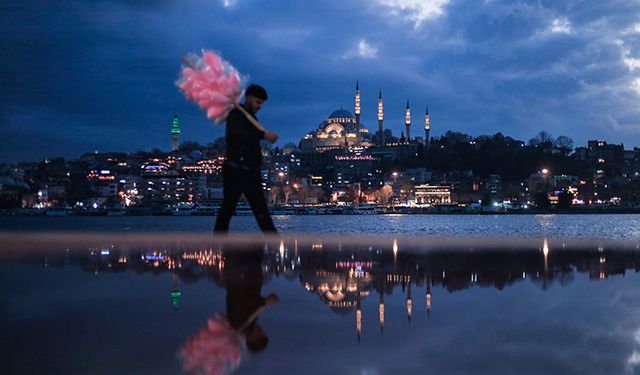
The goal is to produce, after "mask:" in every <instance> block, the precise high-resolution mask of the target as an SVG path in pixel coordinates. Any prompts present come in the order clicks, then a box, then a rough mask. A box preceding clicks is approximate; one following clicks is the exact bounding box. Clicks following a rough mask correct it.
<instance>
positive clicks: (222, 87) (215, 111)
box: [176, 50, 247, 124]
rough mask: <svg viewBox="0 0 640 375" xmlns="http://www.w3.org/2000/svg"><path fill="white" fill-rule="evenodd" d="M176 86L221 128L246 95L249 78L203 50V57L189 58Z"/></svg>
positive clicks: (218, 57)
mask: <svg viewBox="0 0 640 375" xmlns="http://www.w3.org/2000/svg"><path fill="white" fill-rule="evenodd" d="M185 59H186V61H188V64H187V66H183V67H182V69H181V70H180V78H179V79H178V80H177V81H176V85H177V86H178V88H179V89H180V91H181V92H182V93H183V94H184V95H185V97H186V98H187V99H188V100H190V101H193V102H195V103H196V104H197V105H198V106H199V107H200V108H202V109H203V110H204V111H205V112H206V113H207V117H208V118H209V119H211V120H213V121H214V122H215V123H216V124H222V123H224V121H225V120H226V118H227V115H228V114H229V111H231V110H232V109H233V108H234V107H235V106H236V105H237V104H238V103H240V99H241V98H242V95H243V93H244V88H245V83H246V81H247V80H246V78H245V77H242V76H241V75H240V73H239V72H238V71H237V70H236V68H234V67H233V66H232V65H231V64H230V63H229V62H228V61H226V60H224V59H222V57H220V55H218V54H216V53H214V52H212V51H209V50H203V51H202V56H196V55H194V54H189V55H188V56H187V57H186V58H185Z"/></svg>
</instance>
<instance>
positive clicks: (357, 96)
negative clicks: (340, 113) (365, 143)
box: [354, 81, 360, 130]
mask: <svg viewBox="0 0 640 375" xmlns="http://www.w3.org/2000/svg"><path fill="white" fill-rule="evenodd" d="M354 113H355V114H356V125H360V84H359V83H358V81H356V107H355V110H354ZM358 130H359V129H358Z"/></svg>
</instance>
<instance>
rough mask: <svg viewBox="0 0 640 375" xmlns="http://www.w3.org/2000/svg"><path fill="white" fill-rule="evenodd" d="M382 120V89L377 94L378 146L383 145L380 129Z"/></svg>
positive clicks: (382, 135) (382, 133)
mask: <svg viewBox="0 0 640 375" xmlns="http://www.w3.org/2000/svg"><path fill="white" fill-rule="evenodd" d="M382 120H384V112H383V110H382V90H380V94H379V95H378V146H384V143H385V141H384V132H383V131H382Z"/></svg>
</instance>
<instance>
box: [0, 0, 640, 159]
mask: <svg viewBox="0 0 640 375" xmlns="http://www.w3.org/2000/svg"><path fill="white" fill-rule="evenodd" d="M202 48H209V49H213V50H216V51H218V52H220V53H221V54H222V55H223V56H224V57H225V58H226V59H227V60H229V61H230V62H231V63H232V64H233V65H235V66H236V67H237V68H238V69H239V70H240V71H241V72H242V73H243V74H247V75H249V76H250V79H251V81H253V82H256V83H259V84H262V85H263V86H265V87H266V88H267V89H268V91H269V96H270V98H269V101H268V102H267V105H266V106H265V107H264V108H263V110H262V112H260V114H259V117H260V120H261V121H262V122H263V124H264V125H265V126H266V127H267V128H269V129H272V130H273V131H276V132H278V133H279V134H280V136H281V139H280V141H279V142H278V144H280V145H283V144H284V143H286V142H288V141H294V142H295V143H297V142H298V141H299V139H300V138H301V137H302V136H304V134H305V133H306V132H308V131H310V130H311V129H313V128H315V127H316V126H317V125H318V124H319V123H320V122H321V121H322V120H323V119H324V118H325V117H326V116H327V115H328V114H329V113H331V112H332V111H333V110H335V109H338V108H340V107H344V108H346V109H349V110H351V111H353V102H354V98H353V97H354V89H355V82H356V80H359V82H360V88H361V95H362V122H363V123H364V124H365V125H366V126H367V127H368V128H369V129H370V130H374V129H375V127H376V124H377V123H376V117H375V116H376V102H377V96H378V91H379V90H380V89H382V93H383V98H384V106H385V128H390V129H391V130H392V131H393V132H394V134H396V135H399V133H400V131H401V130H403V129H404V108H405V105H406V101H407V100H409V101H410V103H411V105H412V108H413V127H412V129H413V131H412V134H413V135H422V133H423V131H422V123H423V119H424V111H425V107H426V105H428V106H429V111H430V114H431V126H432V135H436V136H437V135H440V134H443V133H444V132H446V131H447V130H453V131H460V132H465V133H469V134H471V135H480V134H494V133H496V132H502V133H503V134H506V135H510V136H513V137H515V138H518V139H522V140H525V141H526V140H528V139H530V138H532V137H533V136H534V135H535V134H536V133H537V132H539V131H540V130H546V131H548V132H549V133H551V134H552V135H553V136H556V137H557V136H559V135H566V136H569V137H571V138H573V139H574V141H575V144H576V145H583V144H585V142H586V140H588V139H596V138H598V139H604V140H606V141H608V142H611V143H624V145H625V148H633V147H634V146H640V2H638V1H628V0H626V1H615V0H614V1H606V2H602V1H577V0H568V1H561V2H560V1H516V0H514V1H498V0H484V1H458V0H424V1H419V0H354V1H332V0H327V1H284V0H273V1H268V2H266V1H258V0H207V1H205V0H144V1H143V0H127V1H125V0H94V1H91V2H86V1H80V0H77V1H56V2H42V1H29V0H15V1H14V0H9V1H4V2H3V4H2V5H0V87H1V89H0V137H1V138H2V142H1V143H0V162H2V161H4V162H10V161H18V160H39V159H41V158H44V157H53V156H64V157H77V156H79V155H80V154H81V153H83V152H87V151H93V150H95V149H97V150H99V151H115V150H122V151H136V150H141V149H151V148H154V147H158V148H160V149H164V150H168V149H169V148H170V133H169V130H170V127H171V118H172V116H173V114H174V112H177V113H178V115H179V116H180V119H181V121H182V140H194V141H197V142H199V143H203V144H206V143H208V142H211V141H213V140H214V139H215V138H217V137H219V136H222V135H223V134H224V128H223V127H219V126H215V125H213V124H212V123H210V122H209V121H207V119H206V116H205V115H204V113H203V112H202V111H200V110H199V109H198V108H197V107H196V106H195V105H193V104H191V103H189V102H186V101H185V100H184V98H183V97H182V95H181V94H180V93H179V92H178V91H177V89H176V88H175V86H174V81H175V79H176V78H177V74H178V70H179V67H180V60H179V59H180V56H181V55H183V54H184V53H186V52H189V51H198V50H200V49H202Z"/></svg>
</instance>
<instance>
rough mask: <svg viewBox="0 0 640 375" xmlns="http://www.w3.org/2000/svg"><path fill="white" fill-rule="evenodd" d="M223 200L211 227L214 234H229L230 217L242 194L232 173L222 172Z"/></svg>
mask: <svg viewBox="0 0 640 375" xmlns="http://www.w3.org/2000/svg"><path fill="white" fill-rule="evenodd" d="M223 178H224V181H223V198H222V206H220V210H219V211H218V216H217V217H216V225H215V226H214V227H213V232H214V233H227V232H229V223H230V222H231V216H233V212H234V211H235V209H236V205H237V204H238V199H240V194H242V186H241V184H240V183H239V182H240V181H239V180H238V176H237V175H236V173H234V172H232V171H225V172H223Z"/></svg>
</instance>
